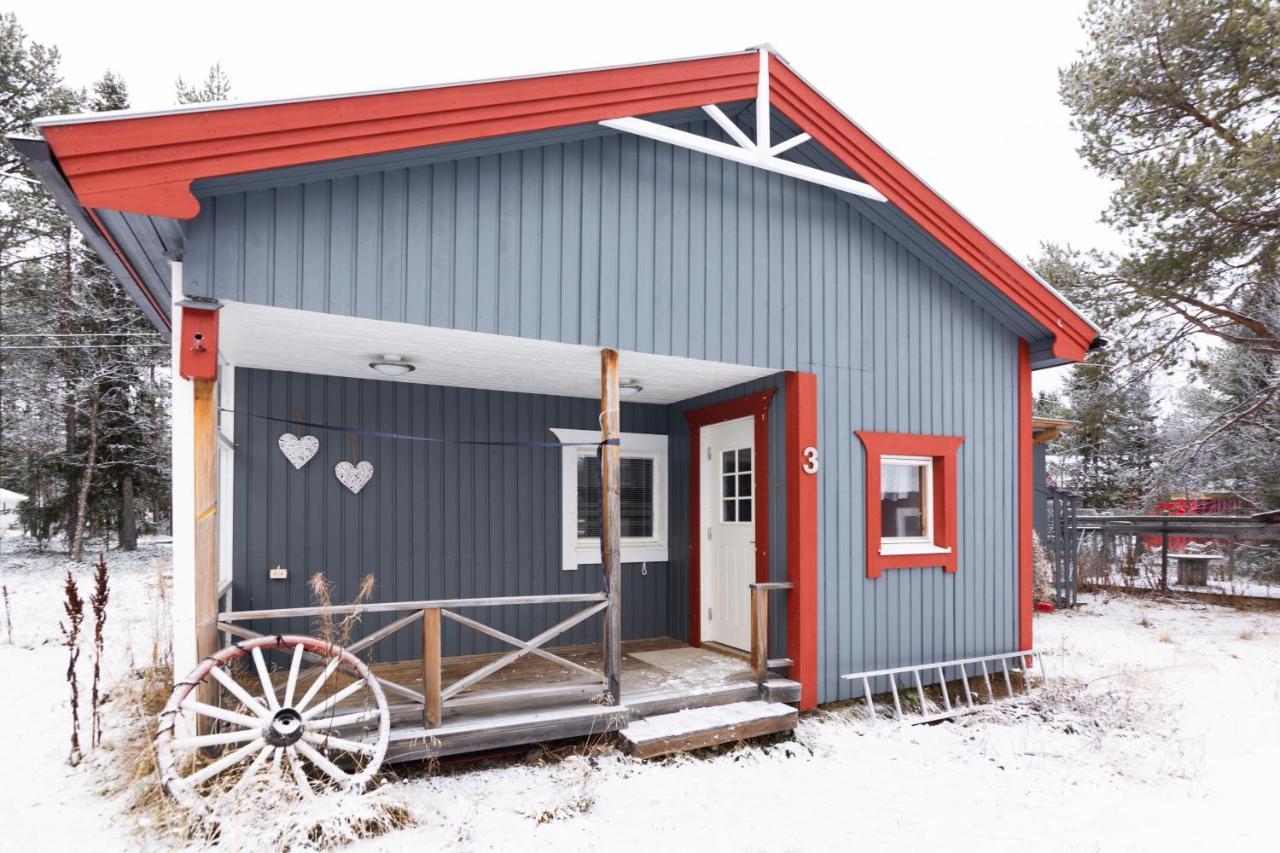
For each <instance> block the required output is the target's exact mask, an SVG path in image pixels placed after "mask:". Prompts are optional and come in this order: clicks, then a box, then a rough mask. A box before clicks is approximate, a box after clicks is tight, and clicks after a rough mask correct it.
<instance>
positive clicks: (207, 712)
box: [180, 697, 262, 728]
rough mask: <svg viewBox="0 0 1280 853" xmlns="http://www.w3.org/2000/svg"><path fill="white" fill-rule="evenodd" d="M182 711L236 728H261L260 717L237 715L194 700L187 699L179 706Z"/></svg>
mask: <svg viewBox="0 0 1280 853" xmlns="http://www.w3.org/2000/svg"><path fill="white" fill-rule="evenodd" d="M180 707H181V708H182V710H184V711H194V712H195V713H197V714H201V715H203V716H206V717H210V718H212V719H215V720H221V721H222V722H224V723H234V724H235V725H237V726H246V727H250V728H251V727H253V726H258V727H259V728H261V727H262V718H261V717H250V716H249V715H247V714H238V713H236V712H235V711H229V710H227V709H226V708H219V707H217V706H216V705H206V704H205V703H203V702H197V701H196V700H195V699H192V698H190V697H187V698H186V699H184V700H183V702H182V705H181V706H180Z"/></svg>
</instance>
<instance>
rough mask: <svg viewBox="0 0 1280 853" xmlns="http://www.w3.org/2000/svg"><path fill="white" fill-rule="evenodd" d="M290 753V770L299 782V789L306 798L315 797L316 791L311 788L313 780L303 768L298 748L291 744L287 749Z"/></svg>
mask: <svg viewBox="0 0 1280 853" xmlns="http://www.w3.org/2000/svg"><path fill="white" fill-rule="evenodd" d="M285 752H287V753H288V754H289V770H290V772H292V773H293V779H294V781H295V782H297V783H298V791H299V792H300V793H301V794H302V798H303V799H304V800H310V799H314V798H315V795H316V794H315V791H312V790H311V780H310V779H308V778H307V774H306V772H305V771H303V769H302V762H301V761H299V760H298V750H296V749H294V747H292V746H290V747H287V748H286V749H285Z"/></svg>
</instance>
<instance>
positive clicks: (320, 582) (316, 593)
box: [307, 572, 375, 648]
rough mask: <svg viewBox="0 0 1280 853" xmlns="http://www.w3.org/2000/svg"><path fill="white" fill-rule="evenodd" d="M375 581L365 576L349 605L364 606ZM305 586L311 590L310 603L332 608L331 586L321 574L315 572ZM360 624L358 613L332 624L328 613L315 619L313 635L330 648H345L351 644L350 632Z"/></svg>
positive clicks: (330, 615)
mask: <svg viewBox="0 0 1280 853" xmlns="http://www.w3.org/2000/svg"><path fill="white" fill-rule="evenodd" d="M374 584H375V581H374V577H373V575H371V574H369V575H365V576H364V577H363V578H362V579H361V580H360V588H359V589H357V590H356V596H355V598H354V599H352V600H351V601H350V602H349V603H350V604H364V603H365V602H366V601H368V600H369V596H371V595H373V587H374ZM307 586H308V587H310V589H311V600H312V603H313V604H315V605H316V606H317V607H332V606H333V584H332V583H331V582H330V581H329V579H328V578H326V577H325V576H324V575H323V574H322V573H320V572H316V573H315V574H314V575H312V576H311V578H310V579H309V580H308V581H307ZM359 624H360V613H359V612H358V611H357V612H355V613H348V614H347V615H346V616H344V617H342V619H341V620H339V621H337V622H334V621H333V615H332V614H330V613H322V614H321V615H319V616H317V617H316V620H315V623H314V624H313V625H312V632H313V635H314V636H316V637H319V638H320V639H321V640H324V641H325V642H326V643H328V644H329V645H331V646H339V647H341V648H345V647H347V646H348V645H350V644H351V632H352V631H354V630H355V627H356V626H357V625H359Z"/></svg>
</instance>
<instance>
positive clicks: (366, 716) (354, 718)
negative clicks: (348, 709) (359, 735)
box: [307, 708, 378, 731]
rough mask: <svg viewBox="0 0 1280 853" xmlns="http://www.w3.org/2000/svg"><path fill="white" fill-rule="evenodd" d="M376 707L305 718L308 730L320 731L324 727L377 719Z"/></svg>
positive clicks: (335, 726)
mask: <svg viewBox="0 0 1280 853" xmlns="http://www.w3.org/2000/svg"><path fill="white" fill-rule="evenodd" d="M377 717H378V709H377V708H370V709H368V710H367V711H356V712H355V713H353V714H342V715H341V716H338V717H324V718H323V719H319V720H316V719H310V720H307V730H308V731H322V730H324V729H341V728H345V727H346V726H354V725H356V724H358V723H363V722H366V721H368V720H373V719H377Z"/></svg>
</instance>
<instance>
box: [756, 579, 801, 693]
mask: <svg viewBox="0 0 1280 853" xmlns="http://www.w3.org/2000/svg"><path fill="white" fill-rule="evenodd" d="M793 586H794V584H792V583H789V582H785V581H778V582H771V583H753V584H751V674H752V676H753V677H754V678H755V680H756V686H757V687H759V688H760V695H761V697H763V696H764V693H765V682H766V681H768V680H769V670H771V669H782V668H783V667H788V666H792V665H793V663H794V662H793V661H792V660H791V658H772V659H771V658H770V657H769V593H771V592H787V591H790V590H791V588H792V587H793Z"/></svg>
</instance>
